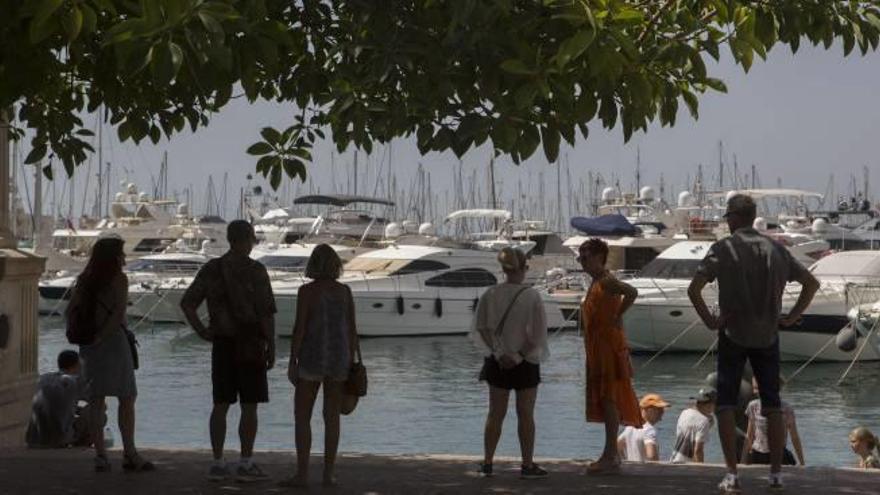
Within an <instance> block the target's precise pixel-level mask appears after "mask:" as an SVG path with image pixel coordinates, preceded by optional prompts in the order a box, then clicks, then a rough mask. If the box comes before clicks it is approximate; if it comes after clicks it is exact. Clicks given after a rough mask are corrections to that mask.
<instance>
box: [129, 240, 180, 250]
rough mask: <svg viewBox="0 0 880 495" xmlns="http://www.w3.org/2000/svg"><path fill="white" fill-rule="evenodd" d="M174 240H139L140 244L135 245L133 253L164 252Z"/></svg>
mask: <svg viewBox="0 0 880 495" xmlns="http://www.w3.org/2000/svg"><path fill="white" fill-rule="evenodd" d="M175 240H176V239H162V238H158V237H154V238H151V239H141V242H139V243H137V245H136V246H135V247H134V252H135V253H159V252H162V251H164V250H165V248H167V247H168V246H170V245H172V244H174V241H175Z"/></svg>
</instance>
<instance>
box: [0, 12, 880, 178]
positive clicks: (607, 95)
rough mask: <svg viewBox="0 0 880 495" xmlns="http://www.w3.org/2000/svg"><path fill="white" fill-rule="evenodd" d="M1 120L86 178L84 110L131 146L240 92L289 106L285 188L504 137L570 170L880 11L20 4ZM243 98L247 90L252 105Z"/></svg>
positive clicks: (273, 148) (262, 145) (4, 75)
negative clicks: (730, 77)
mask: <svg viewBox="0 0 880 495" xmlns="http://www.w3.org/2000/svg"><path fill="white" fill-rule="evenodd" d="M0 12H3V15H2V16H0V108H9V107H11V106H13V105H14V106H15V107H16V109H17V115H16V117H17V119H18V120H17V122H18V124H17V125H20V126H21V128H20V129H17V130H16V132H17V134H18V135H19V136H20V135H22V134H23V130H24V128H30V129H31V130H32V131H33V138H32V141H31V145H32V151H31V153H30V155H29V156H28V158H27V160H26V161H27V162H28V163H36V162H39V161H40V160H41V159H43V158H44V157H45V156H47V154H51V155H53V156H55V157H57V158H58V159H59V160H60V161H61V162H63V164H64V166H65V168H66V170H67V172H68V173H72V172H73V170H74V168H75V167H76V165H78V164H79V163H82V162H83V161H85V159H86V157H87V153H88V152H90V151H92V147H91V146H90V145H89V140H90V137H89V136H90V135H91V131H90V130H89V129H86V128H85V127H84V125H83V122H82V120H81V116H82V115H83V114H84V113H92V112H96V111H99V109H100V111H101V112H103V115H102V118H104V119H106V120H108V121H109V122H110V124H112V125H113V126H114V127H115V129H116V132H117V133H118V135H119V138H120V139H121V140H122V141H126V140H129V139H131V140H133V141H134V142H136V143H137V142H140V141H142V140H144V139H150V140H151V141H153V142H154V143H155V142H158V141H159V140H160V139H161V138H162V136H163V135H165V136H166V137H168V138H171V137H172V136H173V135H174V134H175V133H177V132H180V131H182V130H183V129H184V128H185V127H187V126H189V127H190V128H191V129H192V130H193V131H196V130H197V129H198V128H199V127H201V126H205V125H208V123H209V118H210V116H211V114H212V113H214V112H218V111H220V110H221V109H222V108H223V107H224V106H225V105H226V104H227V103H228V102H229V101H230V99H231V98H236V97H245V98H247V99H248V100H249V101H255V100H257V99H264V100H269V101H277V102H279V103H288V104H291V106H292V107H295V108H296V110H294V111H292V113H293V115H292V116H291V122H292V125H291V126H290V127H289V128H287V129H283V130H276V129H273V128H264V129H263V130H262V132H261V137H262V140H261V141H260V142H258V143H255V144H254V145H252V146H251V147H250V148H249V149H248V153H250V154H251V155H254V156H259V157H260V158H259V159H258V161H257V162H256V168H257V170H258V171H259V172H261V173H263V174H264V175H266V176H267V177H269V178H270V180H271V182H272V184H273V185H275V186H277V185H278V184H279V183H280V181H281V178H282V175H283V174H285V173H286V174H287V175H289V176H292V177H293V176H299V177H300V178H305V175H306V164H307V163H308V162H310V161H311V158H312V157H311V153H310V149H311V146H312V144H313V143H314V142H315V140H316V139H320V138H323V137H324V134H323V131H322V129H329V130H330V133H331V134H330V137H331V139H332V140H333V141H334V142H335V144H336V145H337V147H338V148H339V149H340V150H342V149H345V148H347V147H348V146H349V145H350V144H354V145H356V146H357V147H359V148H361V149H363V150H366V151H367V152H369V151H371V149H372V146H373V143H374V142H387V141H388V140H390V139H392V138H394V137H399V136H409V135H412V134H415V136H416V139H417V142H418V147H419V150H420V151H421V152H422V153H427V152H429V151H444V150H449V149H451V150H452V151H454V152H455V153H456V154H457V155H459V156H461V155H463V154H464V153H465V152H466V151H467V150H468V149H470V148H471V147H472V146H475V145H481V144H482V143H484V142H486V141H491V143H492V146H493V148H494V150H495V152H496V153H498V154H508V155H510V156H511V157H512V159H513V160H514V162H516V163H519V162H520V161H522V160H524V159H526V158H528V157H529V156H531V155H532V154H533V153H535V151H536V150H537V149H538V147H539V146H541V145H543V152H544V154H545V155H546V157H547V159H548V160H550V161H551V162H552V161H555V160H556V158H557V156H558V153H559V146H560V142H561V141H562V140H565V141H566V142H568V143H571V144H574V143H575V140H576V139H577V133H578V132H579V133H580V134H581V135H582V137H583V138H586V137H587V134H588V130H589V129H588V127H587V125H588V124H589V123H590V122H593V121H599V122H601V125H602V126H604V127H606V128H609V129H610V128H613V127H614V126H615V125H617V124H620V128H621V129H622V131H623V137H624V139H625V140H628V139H629V138H630V136H631V135H632V133H633V132H635V131H637V130H647V126H648V124H649V123H650V122H652V121H655V120H659V122H660V123H661V124H662V125H664V126H665V125H674V124H675V121H676V118H677V115H678V111H679V106H680V105H681V104H682V103H683V104H684V106H685V107H686V108H687V110H688V111H689V113H690V114H691V115H692V116H693V117H694V118H696V117H697V116H698V99H699V95H700V94H702V93H705V92H706V91H709V90H713V91H721V92H724V91H725V90H726V88H725V85H724V83H723V82H722V81H720V80H718V79H715V78H713V77H711V75H710V74H709V73H708V71H707V68H706V60H707V58H708V57H711V58H714V59H716V60H717V59H718V58H719V57H720V54H721V52H722V50H729V51H730V53H731V54H732V56H733V58H734V59H735V60H736V62H737V63H738V64H739V65H741V66H742V67H743V69H744V70H746V71H748V70H749V68H750V67H751V65H752V63H753V60H754V58H755V56H756V55H757V56H758V57H761V58H764V57H766V55H767V52H768V51H769V50H770V49H771V48H772V47H773V46H775V45H777V44H785V45H788V46H789V47H790V48H791V50H792V51H797V49H798V47H799V46H800V43H801V42H803V41H809V42H811V43H813V44H823V45H824V46H825V47H826V48H827V47H830V46H831V45H832V44H833V42H834V41H835V40H840V41H842V46H843V51H844V54H847V55H848V54H849V53H850V52H851V51H853V50H854V49H856V48H857V49H858V50H859V51H860V52H861V53H862V54H865V53H867V52H868V51H870V50H876V48H877V46H878V42H880V0H870V1H855V0H839V1H838V0H758V1H746V0H630V1H623V0H409V1H406V0H335V1H334V0H324V1H320V0H298V1H293V2H292V1H289V0H140V1H137V0H28V1H25V0H0ZM235 93H242V94H235Z"/></svg>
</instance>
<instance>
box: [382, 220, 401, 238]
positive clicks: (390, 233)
mask: <svg viewBox="0 0 880 495" xmlns="http://www.w3.org/2000/svg"><path fill="white" fill-rule="evenodd" d="M402 233H403V229H402V228H401V226H400V224H399V223H397V222H391V223H389V224H388V225H386V226H385V237H387V238H388V239H394V238H397V237H400V235H401V234H402Z"/></svg>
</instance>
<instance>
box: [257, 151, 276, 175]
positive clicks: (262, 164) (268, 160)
mask: <svg viewBox="0 0 880 495" xmlns="http://www.w3.org/2000/svg"><path fill="white" fill-rule="evenodd" d="M277 160H278V157H277V156H275V155H266V156H264V157H262V158H260V159H259V160H257V167H256V170H257V173H260V174H263V176H264V177H265V176H266V174H267V173H268V172H269V170H270V169H271V168H272V164H273V163H275V162H276V161H277Z"/></svg>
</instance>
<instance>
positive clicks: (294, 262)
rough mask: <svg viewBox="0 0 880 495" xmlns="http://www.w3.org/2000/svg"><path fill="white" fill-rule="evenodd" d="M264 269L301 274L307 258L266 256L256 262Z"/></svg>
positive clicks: (307, 260)
mask: <svg viewBox="0 0 880 495" xmlns="http://www.w3.org/2000/svg"><path fill="white" fill-rule="evenodd" d="M258 261H259V262H260V263H262V264H263V265H264V266H265V267H266V269H268V270H274V271H278V272H301V271H304V270H305V269H306V263H308V262H309V257H308V256H281V255H272V254H270V255H266V256H262V257H260V259H259V260H258Z"/></svg>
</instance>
